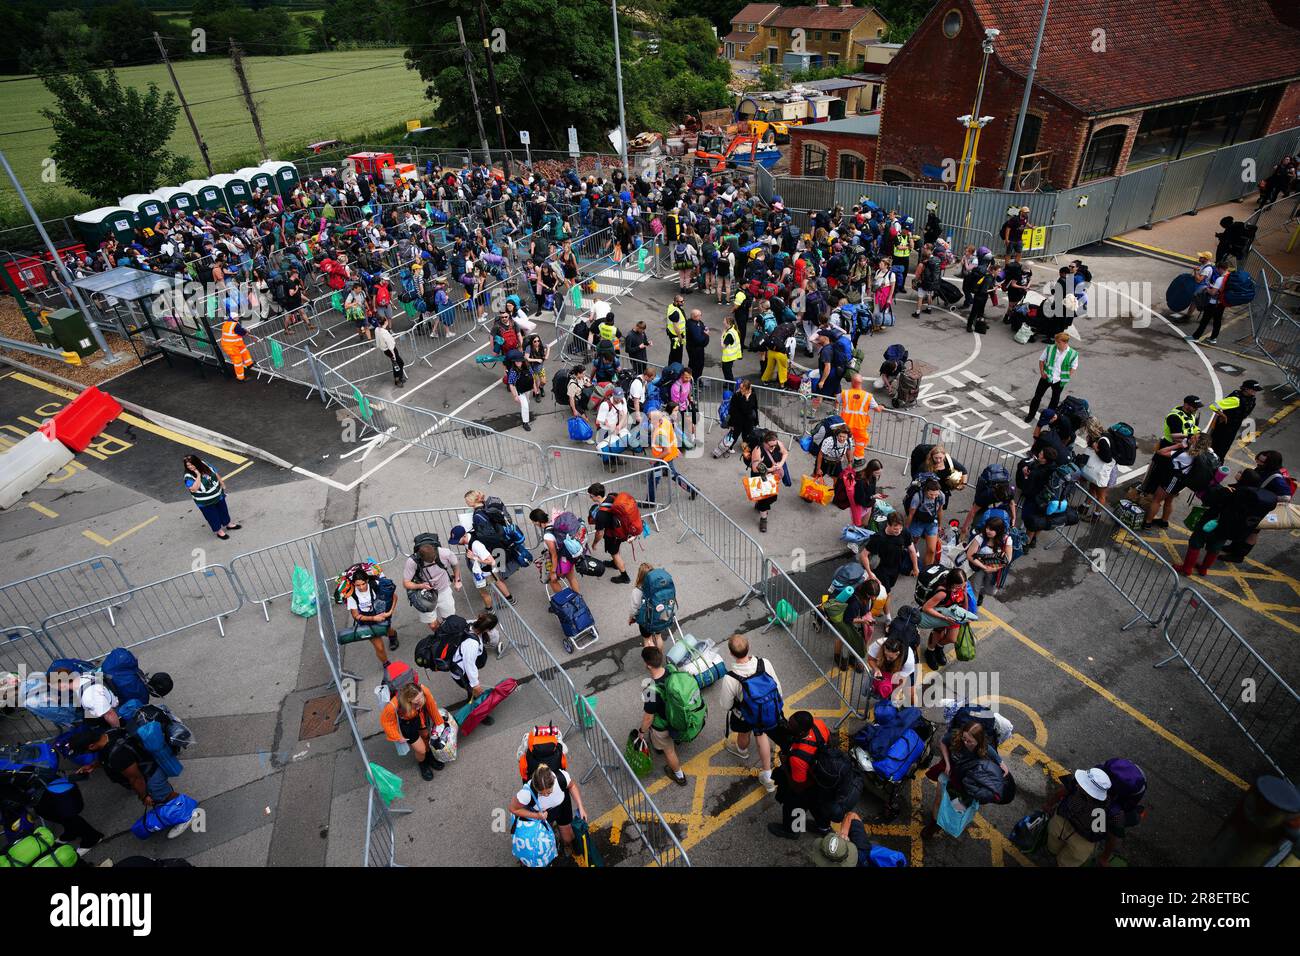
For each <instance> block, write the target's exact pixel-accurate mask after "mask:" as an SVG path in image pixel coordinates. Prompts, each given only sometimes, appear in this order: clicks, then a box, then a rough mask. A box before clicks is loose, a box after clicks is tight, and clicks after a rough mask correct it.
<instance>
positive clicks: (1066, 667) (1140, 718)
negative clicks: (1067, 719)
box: [982, 607, 1250, 790]
mask: <svg viewBox="0 0 1300 956" xmlns="http://www.w3.org/2000/svg"><path fill="white" fill-rule="evenodd" d="M982 610H983V613H984V614H986V615H987V616H988V617H989V619H990V620H992V621H994V622H996V623H997V624H1000V625H1001V626H1002V628H1003V629H1004V630H1005V631H1006V632H1007V633H1008V634H1010V635H1011V636H1012V637H1014V638H1015V639H1016V640H1018V641H1019V642H1020V643H1021V644H1023V645H1024V646H1025V647H1027V648H1029V649H1030V650H1031V651H1033V652H1034V653H1035V654H1038V655H1039V656H1040V657H1042V658H1044V659H1045V660H1047V661H1049V662H1050V663H1052V664H1054V665H1056V667H1058V668H1059V669H1061V670H1062V671H1064V672H1065V673H1067V674H1069V675H1070V676H1071V677H1073V678H1074V679H1075V680H1077V681H1078V682H1079V683H1081V684H1083V685H1084V686H1085V687H1087V688H1088V689H1089V690H1091V691H1093V692H1094V693H1096V694H1097V695H1098V696H1099V697H1102V698H1103V699H1105V700H1107V701H1109V702H1110V703H1111V704H1113V705H1114V706H1115V707H1116V708H1118V709H1119V710H1122V711H1123V712H1124V713H1126V714H1128V715H1129V716H1130V717H1132V718H1133V719H1134V720H1136V721H1137V722H1138V723H1140V724H1141V725H1142V726H1143V727H1145V728H1147V730H1149V731H1151V732H1152V733H1153V734H1155V735H1156V736H1158V737H1161V738H1163V739H1164V740H1167V741H1168V742H1169V743H1171V744H1173V745H1174V746H1175V747H1177V748H1178V749H1179V750H1181V751H1183V753H1185V754H1187V755H1188V756H1190V757H1192V758H1193V759H1195V760H1197V761H1199V762H1200V763H1202V764H1204V765H1205V766H1206V767H1208V768H1209V769H1211V770H1213V771H1214V772H1215V773H1217V774H1218V775H1219V776H1220V777H1222V778H1223V779H1224V780H1226V781H1228V782H1229V783H1231V784H1232V785H1233V786H1235V787H1238V788H1240V789H1242V790H1248V789H1250V785H1249V784H1247V783H1246V781H1245V780H1242V779H1241V778H1240V777H1238V776H1237V775H1236V774H1235V773H1233V772H1232V771H1231V770H1229V769H1228V768H1226V767H1224V766H1223V765H1222V764H1220V763H1219V762H1218V761H1217V760H1214V759H1213V758H1211V757H1208V756H1206V755H1205V754H1203V753H1202V752H1201V751H1199V750H1197V749H1196V748H1195V747H1193V746H1192V745H1191V744H1189V743H1188V742H1187V741H1186V740H1184V739H1183V738H1182V737H1180V736H1178V735H1177V734H1176V733H1174V732H1173V731H1172V730H1167V729H1166V728H1165V727H1164V726H1162V725H1161V724H1158V723H1157V722H1156V721H1154V720H1152V719H1151V718H1150V717H1148V716H1147V715H1146V714H1144V713H1142V711H1140V710H1138V709H1137V708H1136V707H1134V706H1133V705H1132V704H1130V703H1128V702H1127V701H1124V700H1121V699H1120V698H1119V697H1117V696H1115V695H1114V694H1113V693H1111V692H1110V691H1109V690H1107V689H1106V688H1105V687H1102V686H1101V685H1100V684H1098V683H1097V682H1096V681H1095V680H1093V679H1092V678H1091V677H1089V676H1088V675H1087V674H1084V673H1083V672H1082V671H1080V670H1078V669H1077V668H1075V667H1073V666H1072V665H1070V664H1068V663H1066V662H1065V661H1063V660H1061V659H1060V658H1059V657H1057V656H1056V655H1055V654H1053V653H1052V652H1051V651H1049V650H1048V649H1047V648H1045V647H1043V646H1042V645H1041V644H1038V643H1036V642H1035V641H1032V640H1030V639H1029V638H1028V637H1026V636H1025V635H1024V634H1022V633H1020V631H1018V630H1016V629H1015V628H1014V627H1012V626H1011V625H1010V624H1008V623H1007V622H1006V621H1003V620H1002V619H1001V618H999V617H998V616H997V615H996V614H994V613H993V612H992V611H990V610H989V609H988V608H987V607H986V608H983V609H982Z"/></svg>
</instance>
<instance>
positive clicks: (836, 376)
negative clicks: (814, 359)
mask: <svg viewBox="0 0 1300 956" xmlns="http://www.w3.org/2000/svg"><path fill="white" fill-rule="evenodd" d="M842 377H843V373H842V371H840V370H839V369H837V368H836V367H834V366H832V367H831V374H830V375H828V376H827V377H826V381H824V382H823V381H821V380H820V379H818V381H817V387H816V388H814V389H813V391H814V392H816V393H817V394H818V395H823V396H826V397H828V398H834V397H835V396H836V395H838V394H839V393H840V379H841V378H842Z"/></svg>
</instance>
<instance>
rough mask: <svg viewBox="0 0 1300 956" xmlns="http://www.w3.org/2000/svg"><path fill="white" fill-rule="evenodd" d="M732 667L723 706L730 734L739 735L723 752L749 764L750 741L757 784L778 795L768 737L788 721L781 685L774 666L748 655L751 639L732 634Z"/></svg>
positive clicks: (725, 682) (729, 646)
mask: <svg viewBox="0 0 1300 956" xmlns="http://www.w3.org/2000/svg"><path fill="white" fill-rule="evenodd" d="M727 651H728V652H729V653H730V654H731V658H732V662H733V663H732V665H731V669H730V670H728V671H727V676H726V677H724V678H722V704H723V707H724V708H725V709H726V711H727V726H726V728H725V729H726V732H727V733H728V734H730V733H732V732H734V733H735V734H736V743H735V745H734V746H733V745H732V743H731V741H730V739H728V741H727V743H726V744H725V745H724V749H725V750H726V751H727V752H728V753H730V754H734V755H735V756H737V757H739V758H740V759H741V760H743V761H745V762H748V761H749V738H750V735H751V734H752V735H753V737H754V743H755V744H756V746H757V747H758V762H759V774H758V782H759V784H761V785H762V787H763V789H764V790H766V791H767V792H768V793H774V792H775V791H776V784H775V783H774V782H773V781H772V741H771V739H770V738H769V736H768V734H769V733H770V732H771V731H773V730H775V729H776V728H777V727H779V726H780V725H781V724H782V723H783V722H784V721H785V714H784V707H785V704H784V699H783V697H782V694H781V681H780V679H779V678H778V677H777V676H776V670H775V669H774V668H773V667H772V662H771V661H769V660H767V659H766V658H762V657H754V656H752V655H751V654H750V653H749V639H748V638H746V637H745V635H743V634H733V635H731V638H730V639H729V640H728V641H727Z"/></svg>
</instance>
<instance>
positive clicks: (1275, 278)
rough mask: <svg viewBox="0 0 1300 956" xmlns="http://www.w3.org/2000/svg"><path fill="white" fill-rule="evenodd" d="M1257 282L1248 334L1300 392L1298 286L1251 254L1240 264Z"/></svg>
mask: <svg viewBox="0 0 1300 956" xmlns="http://www.w3.org/2000/svg"><path fill="white" fill-rule="evenodd" d="M1243 266H1244V268H1245V269H1246V270H1247V271H1248V272H1250V273H1252V274H1253V275H1254V276H1255V278H1256V280H1257V282H1258V287H1257V289H1256V293H1255V298H1254V300H1252V301H1251V303H1250V324H1251V334H1252V337H1253V338H1254V342H1255V347H1256V348H1257V349H1259V351H1261V352H1263V353H1264V355H1265V356H1267V357H1268V359H1269V361H1271V362H1272V363H1273V364H1274V365H1276V366H1277V368H1278V371H1280V372H1281V373H1282V375H1283V376H1284V377H1285V378H1286V381H1287V384H1288V385H1289V386H1290V389H1291V392H1292V393H1295V392H1300V321H1297V320H1296V318H1295V315H1296V310H1297V309H1298V308H1300V286H1297V285H1296V280H1294V279H1292V280H1290V282H1289V283H1288V280H1287V279H1286V278H1285V277H1283V275H1282V273H1281V272H1280V271H1278V269H1277V268H1275V267H1274V266H1273V264H1272V263H1270V262H1269V261H1268V260H1267V259H1265V258H1264V257H1263V256H1262V255H1260V254H1259V253H1258V252H1256V251H1255V250H1253V249H1252V250H1251V251H1250V254H1249V255H1248V256H1247V257H1246V261H1245V263H1244V264H1243Z"/></svg>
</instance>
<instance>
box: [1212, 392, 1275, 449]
mask: <svg viewBox="0 0 1300 956" xmlns="http://www.w3.org/2000/svg"><path fill="white" fill-rule="evenodd" d="M1263 387H1264V386H1262V385H1260V384H1259V382H1257V381H1256V380H1255V379H1253V378H1248V379H1246V381H1244V382H1242V383H1241V385H1240V386H1238V387H1237V388H1234V389H1233V390H1232V391H1231V392H1230V393H1229V394H1228V395H1226V396H1224V397H1223V398H1221V399H1219V400H1218V401H1217V402H1214V403H1212V404H1211V405H1210V412H1211V413H1213V416H1214V417H1213V418H1211V419H1210V424H1209V426H1208V427H1207V428H1206V431H1208V432H1209V433H1210V448H1211V449H1213V451H1214V453H1215V454H1216V455H1218V456H1219V461H1227V460H1228V452H1229V451H1231V450H1232V443H1233V442H1234V441H1236V439H1237V433H1238V432H1240V431H1241V426H1242V425H1243V424H1244V423H1245V421H1246V419H1248V418H1250V416H1251V415H1252V414H1253V413H1254V411H1255V400H1256V399H1255V396H1257V395H1258V394H1259V393H1260V391H1261V390H1262V389H1263Z"/></svg>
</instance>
